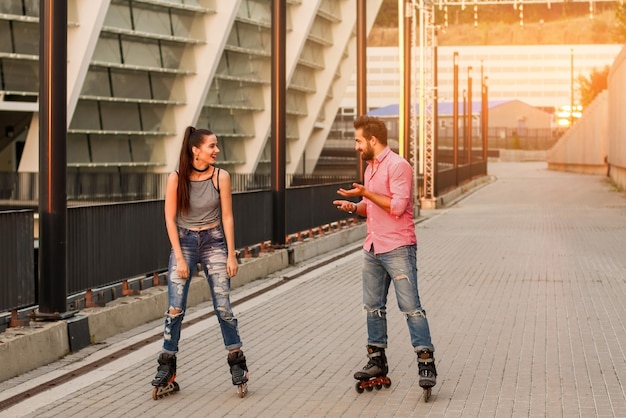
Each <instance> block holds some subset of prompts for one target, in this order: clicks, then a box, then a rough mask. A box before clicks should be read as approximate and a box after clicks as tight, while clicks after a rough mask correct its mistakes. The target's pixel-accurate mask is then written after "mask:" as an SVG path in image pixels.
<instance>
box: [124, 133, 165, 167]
mask: <svg viewBox="0 0 626 418" xmlns="http://www.w3.org/2000/svg"><path fill="white" fill-rule="evenodd" d="M160 143H161V141H159V140H156V139H154V138H146V137H131V139H130V150H131V156H132V159H133V161H134V162H139V163H160V162H162V161H159V160H158V157H157V156H158V155H159V152H158V151H157V150H159V149H160V147H159V145H158V144H160Z"/></svg>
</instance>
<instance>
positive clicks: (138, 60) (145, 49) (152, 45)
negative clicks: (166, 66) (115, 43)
mask: <svg viewBox="0 0 626 418" xmlns="http://www.w3.org/2000/svg"><path fill="white" fill-rule="evenodd" d="M122 48H123V51H124V63H125V64H129V65H140V66H142V67H157V68H160V67H161V58H160V53H159V45H158V44H157V43H156V41H148V40H145V41H141V42H139V41H131V40H127V39H125V40H124V41H123V42H122Z"/></svg>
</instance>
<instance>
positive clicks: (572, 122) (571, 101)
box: [569, 48, 574, 128]
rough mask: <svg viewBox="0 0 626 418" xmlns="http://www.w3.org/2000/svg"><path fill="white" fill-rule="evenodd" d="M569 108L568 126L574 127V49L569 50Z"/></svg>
mask: <svg viewBox="0 0 626 418" xmlns="http://www.w3.org/2000/svg"><path fill="white" fill-rule="evenodd" d="M570 73H571V74H570V108H569V126H570V128H571V127H572V126H573V125H574V48H572V49H570Z"/></svg>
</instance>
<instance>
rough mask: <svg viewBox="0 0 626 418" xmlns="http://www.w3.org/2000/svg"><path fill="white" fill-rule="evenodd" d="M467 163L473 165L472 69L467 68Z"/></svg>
mask: <svg viewBox="0 0 626 418" xmlns="http://www.w3.org/2000/svg"><path fill="white" fill-rule="evenodd" d="M467 163H468V164H469V165H470V166H471V165H472V67H467ZM470 172H471V168H470Z"/></svg>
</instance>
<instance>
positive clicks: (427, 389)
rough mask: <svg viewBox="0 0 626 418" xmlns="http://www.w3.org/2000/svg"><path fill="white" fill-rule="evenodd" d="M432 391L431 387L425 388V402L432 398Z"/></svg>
mask: <svg viewBox="0 0 626 418" xmlns="http://www.w3.org/2000/svg"><path fill="white" fill-rule="evenodd" d="M431 391H432V389H431V388H426V389H424V402H428V400H429V399H430V394H431Z"/></svg>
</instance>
